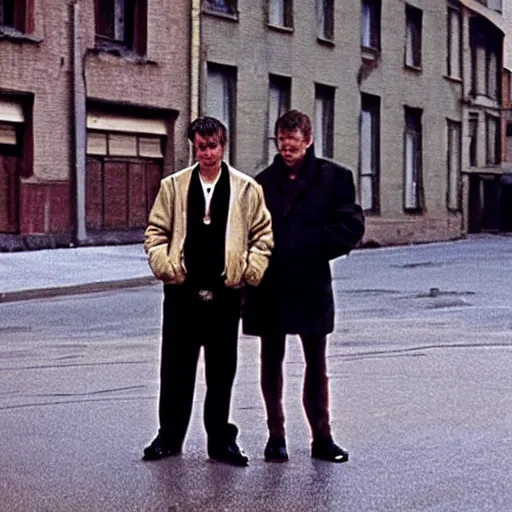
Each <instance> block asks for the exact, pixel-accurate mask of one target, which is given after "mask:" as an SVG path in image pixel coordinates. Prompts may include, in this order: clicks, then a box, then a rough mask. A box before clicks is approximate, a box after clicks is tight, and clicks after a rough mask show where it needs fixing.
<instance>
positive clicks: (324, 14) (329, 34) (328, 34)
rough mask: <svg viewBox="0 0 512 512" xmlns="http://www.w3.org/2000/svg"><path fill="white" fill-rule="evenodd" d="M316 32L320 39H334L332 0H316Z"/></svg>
mask: <svg viewBox="0 0 512 512" xmlns="http://www.w3.org/2000/svg"><path fill="white" fill-rule="evenodd" d="M316 18H317V34H318V37H319V38H320V39H325V40H328V41H332V40H333V39H334V0H316Z"/></svg>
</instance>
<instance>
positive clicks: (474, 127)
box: [468, 112, 480, 167]
mask: <svg viewBox="0 0 512 512" xmlns="http://www.w3.org/2000/svg"><path fill="white" fill-rule="evenodd" d="M479 122H480V120H479V115H478V113H476V112H470V113H469V117H468V137H469V145H468V152H469V154H468V163H469V167H478V149H479V144H478V129H479Z"/></svg>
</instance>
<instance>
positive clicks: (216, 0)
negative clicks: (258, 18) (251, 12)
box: [202, 0, 238, 19]
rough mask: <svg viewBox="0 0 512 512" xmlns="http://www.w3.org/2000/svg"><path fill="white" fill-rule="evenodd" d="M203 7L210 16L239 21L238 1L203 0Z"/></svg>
mask: <svg viewBox="0 0 512 512" xmlns="http://www.w3.org/2000/svg"><path fill="white" fill-rule="evenodd" d="M218 4H221V5H218ZM202 7H203V11H205V12H207V13H209V14H215V15H221V16H226V17H229V18H235V19H238V1H237V0H203V2H202Z"/></svg>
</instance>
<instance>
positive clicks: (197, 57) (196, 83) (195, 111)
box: [189, 0, 201, 165]
mask: <svg viewBox="0 0 512 512" xmlns="http://www.w3.org/2000/svg"><path fill="white" fill-rule="evenodd" d="M200 69H201V0H192V10H191V35H190V120H191V121H192V120H194V119H195V118H196V117H198V116H199V112H200V108H199V102H200V80H201V72H200ZM193 162H194V155H193V152H192V147H190V152H189V164H190V165H192V163H193Z"/></svg>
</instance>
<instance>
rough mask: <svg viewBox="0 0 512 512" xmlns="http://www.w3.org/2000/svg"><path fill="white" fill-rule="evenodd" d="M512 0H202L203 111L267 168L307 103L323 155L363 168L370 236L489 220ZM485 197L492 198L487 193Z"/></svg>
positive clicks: (392, 239) (416, 236)
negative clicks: (280, 133) (283, 126)
mask: <svg viewBox="0 0 512 512" xmlns="http://www.w3.org/2000/svg"><path fill="white" fill-rule="evenodd" d="M498 4H500V2H497V0H496V1H494V2H492V1H491V3H490V4H489V5H488V2H485V1H483V0H482V1H480V2H477V1H476V0H460V1H458V0H454V1H451V0H448V1H447V0H408V1H406V2H405V1H403V0H390V1H386V2H384V1H381V0H350V1H344V2H335V1H333V0H316V1H313V0H259V1H257V2H253V1H250V0H238V1H236V0H203V1H202V2H200V1H199V0H196V6H197V8H198V10H200V22H199V27H198V33H199V36H197V37H196V39H195V40H194V42H193V46H196V47H197V48H196V51H197V54H198V55H200V56H201V58H200V59H199V70H198V72H197V73H196V76H197V80H198V84H197V86H196V88H197V89H198V90H199V91H200V94H199V95H198V102H199V106H198V110H199V111H200V112H203V113H209V114H212V115H215V116H218V117H220V118H221V119H223V120H224V121H225V122H226V124H227V125H228V127H229V131H230V134H231V146H230V148H229V157H230V158H231V160H232V162H233V163H234V164H235V165H237V166H238V167H239V168H240V169H241V170H243V171H245V172H247V173H249V174H255V173H257V172H258V171H259V170H261V169H262V168H263V167H265V166H266V165H267V164H268V163H269V161H270V160H271V159H272V157H273V155H274V154H275V152H276V150H275V145H274V140H273V124H274V122H275V119H276V118H277V116H278V115H279V113H281V112H283V111H284V110H286V109H287V108H290V107H292V108H298V109H300V110H303V111H305V112H306V113H308V114H309V115H310V116H311V118H312V119H313V120H314V124H315V126H314V128H315V149H316V152H317V154H319V155H320V156H325V157H327V158H333V159H334V160H336V161H339V162H340V163H343V164H345V165H347V166H348V167H350V168H351V169H352V170H353V173H354V178H355V181H356V184H357V189H358V199H359V201H360V203H361V205H362V206H363V208H364V210H365V213H366V217H367V232H366V235H365V239H366V242H367V243H372V242H373V243H376V244H385V245H387V244H400V243H415V242H426V241H433V240H446V239H453V238H457V237H460V236H462V235H464V234H465V233H466V232H468V231H480V230H485V229H489V225H488V223H486V222H487V218H488V217H489V215H490V214H489V209H490V208H491V207H490V204H491V201H490V200H486V197H487V196H486V194H488V193H489V190H490V188H489V185H488V182H490V181H492V180H495V179H497V178H496V177H497V176H498V178H499V175H500V174H501V173H502V169H501V167H500V154H501V153H500V145H499V134H500V124H499V123H500V121H499V120H500V115H501V88H500V87H499V84H501V78H502V62H503V30H502V27H501V23H502V17H501V10H500V9H501V6H500V5H498ZM479 201H480V202H479Z"/></svg>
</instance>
